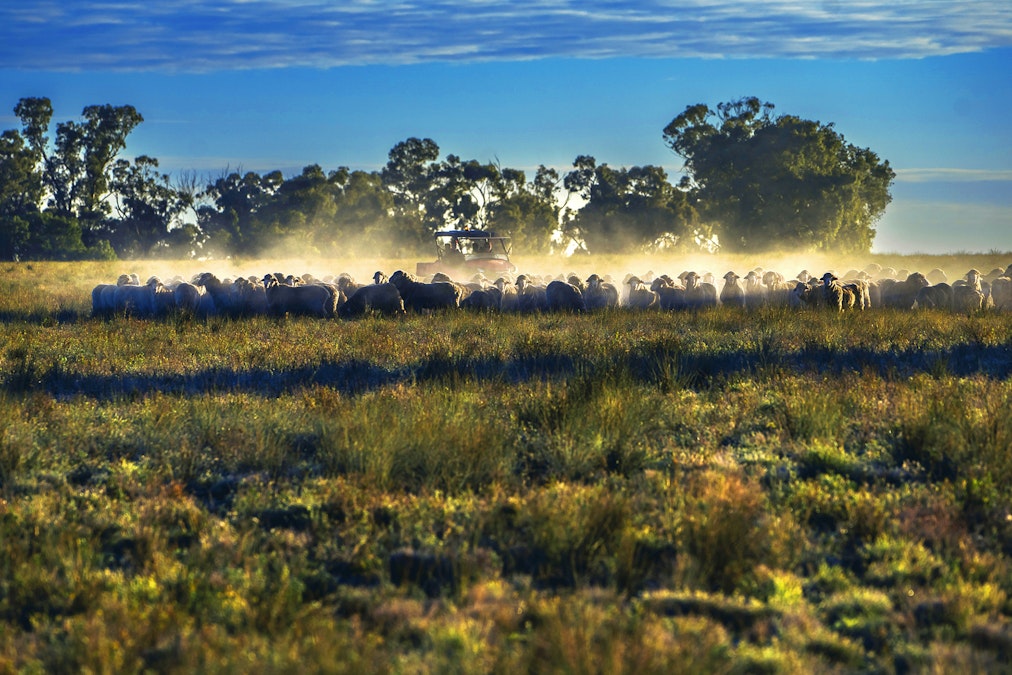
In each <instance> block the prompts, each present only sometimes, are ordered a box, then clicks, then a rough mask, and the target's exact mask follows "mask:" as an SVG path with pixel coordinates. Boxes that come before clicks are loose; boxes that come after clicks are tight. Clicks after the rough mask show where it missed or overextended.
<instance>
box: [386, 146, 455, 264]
mask: <svg viewBox="0 0 1012 675" xmlns="http://www.w3.org/2000/svg"><path fill="white" fill-rule="evenodd" d="M437 159H439V146H438V145H436V142H435V141H433V140H432V139H431V138H425V139H419V138H409V139H407V140H404V141H401V142H400V143H398V144H397V145H395V146H394V147H393V148H391V149H390V152H389V154H388V161H387V164H386V166H385V167H384V168H383V171H382V174H381V175H382V178H383V184H384V185H385V186H386V188H387V189H388V190H389V191H390V193H391V195H392V196H393V205H394V218H395V219H396V221H397V223H398V227H399V228H400V230H401V233H402V235H401V236H402V237H403V239H404V243H405V245H408V244H409V242H410V245H413V246H415V247H421V246H424V245H425V244H428V243H429V239H430V235H431V233H432V232H433V231H435V230H437V229H439V228H440V227H442V226H443V225H444V217H445V211H446V205H445V203H444V202H443V200H444V195H442V194H441V193H440V190H439V187H440V180H439V174H440V171H441V167H440V166H439V165H438V164H437V163H436V160H437Z"/></svg>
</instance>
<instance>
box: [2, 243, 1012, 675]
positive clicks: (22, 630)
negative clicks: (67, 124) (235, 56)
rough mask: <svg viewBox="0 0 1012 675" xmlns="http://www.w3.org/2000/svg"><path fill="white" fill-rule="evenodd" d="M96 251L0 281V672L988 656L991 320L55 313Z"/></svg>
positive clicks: (992, 616)
mask: <svg viewBox="0 0 1012 675" xmlns="http://www.w3.org/2000/svg"><path fill="white" fill-rule="evenodd" d="M996 257H1001V256H996ZM612 262H614V263H616V267H617V266H618V264H620V263H621V262H622V261H617V260H616V261H612ZM653 262H654V263H657V261H656V260H655V261H653ZM662 262H663V261H662ZM669 264H670V265H671V266H674V265H676V264H677V262H675V261H671V262H670V263H669ZM274 265H275V263H266V264H260V263H258V262H256V261H249V263H243V264H240V265H238V266H241V267H244V268H249V269H256V268H259V267H274ZM152 266H153V265H152ZM167 266H169V267H170V266H171V265H167ZM911 266H913V263H912V265H911ZM931 266H932V267H933V266H935V265H934V264H932V265H931ZM975 266H977V267H978V268H980V269H983V267H984V266H986V261H984V264H983V266H982V263H980V262H978V263H975ZM123 267H125V266H124V265H112V266H109V265H107V264H97V263H96V264H86V265H85V264H82V265H80V266H72V265H56V264H52V265H50V264H35V265H33V266H31V269H29V266H27V265H24V264H18V265H11V266H10V269H8V270H7V274H8V276H7V277H6V278H5V280H4V281H3V282H0V542H3V544H2V546H3V551H4V555H3V556H0V671H10V670H15V671H16V670H27V671H50V672H68V671H84V670H93V671H116V672H123V671H140V670H145V669H148V670H153V671H169V672H192V671H203V670H219V669H220V670H237V669H249V668H252V669H254V670H259V671H269V670H275V671H281V672H285V671H291V670H293V669H300V668H301V669H306V668H308V669H310V670H325V671H335V672H404V671H412V672H446V671H460V672H482V673H484V672H502V671H518V672H519V671H528V672H529V671H540V672H546V671H551V672H600V671H607V672H630V673H633V672H635V673H642V672H665V673H667V672H701V671H706V672H712V671H734V672H751V671H754V670H761V671H764V672H826V671H833V670H838V671H846V672H851V671H855V670H869V671H885V672H892V671H896V670H904V669H914V670H932V669H934V670H937V671H951V670H960V671H962V670H966V669H970V670H972V669H973V668H980V669H994V668H997V667H1000V665H1001V664H1002V663H1005V662H1006V661H1007V655H1008V654H1009V645H1010V644H1012V632H1010V629H1009V619H1010V614H1012V610H1010V602H1009V597H1010V592H1012V574H1010V571H1012V567H1010V566H1009V558H1008V555H1009V551H1012V524H1010V523H1012V516H1010V514H1009V504H1012V461H1010V459H1009V457H1010V456H1012V454H1010V451H1012V426H1010V424H1012V423H1010V421H1009V420H1010V419H1012V380H1010V378H1009V374H1010V373H1012V337H1010V336H1012V333H1010V330H1009V329H1010V327H1012V317H1010V315H1008V314H985V315H980V316H959V315H949V314H943V313H937V312H916V313H915V312H891V311H881V310H879V311H872V312H865V313H864V314H857V313H855V314H849V315H843V316H838V315H835V314H832V313H804V314H797V313H792V312H785V311H782V310H774V309H770V310H764V311H759V312H753V313H745V312H735V311H732V310H728V309H721V310H718V311H711V312H701V313H698V314H665V313H635V312H626V311H617V312H609V313H603V314H599V315H593V316H551V315H546V316H533V317H531V316H512V315H507V316H478V315H469V314H437V315H432V316H408V317H403V318H400V319H384V318H377V317H370V318H365V319H362V320H357V321H350V322H343V321H333V320H318V319H287V320H278V319H273V318H251V319H245V320H233V319H221V318H208V319H178V318H165V319H153V320H139V319H131V318H126V317H115V318H111V319H93V318H91V317H90V316H89V314H90V297H89V296H88V294H89V293H90V287H91V285H93V284H94V283H96V282H98V281H106V280H111V279H112V278H114V277H115V274H116V273H117V272H118V270H120V269H122V268H123ZM131 267H136V268H137V269H138V270H139V269H143V268H144V267H145V266H144V265H143V264H138V265H131ZM205 267H206V265H205ZM321 267H322V266H321ZM327 267H329V268H330V269H332V270H333V271H334V273H336V272H337V271H340V267H339V266H338V265H336V264H335V265H330V266H327ZM652 267H653V265H652ZM653 268H654V269H655V271H658V272H660V271H661V270H662V269H663V268H662V267H659V266H657V267H653ZM567 271H568V270H567ZM159 273H162V274H164V273H165V272H159ZM55 274H60V275H62V277H63V279H64V282H65V283H66V285H59V284H55V285H54V283H52V282H47V285H46V286H45V287H38V286H37V285H34V284H33V282H32V279H33V278H35V277H37V276H40V275H41V276H45V277H47V278H49V277H52V276H53V275H55ZM55 286H58V288H56V287H55Z"/></svg>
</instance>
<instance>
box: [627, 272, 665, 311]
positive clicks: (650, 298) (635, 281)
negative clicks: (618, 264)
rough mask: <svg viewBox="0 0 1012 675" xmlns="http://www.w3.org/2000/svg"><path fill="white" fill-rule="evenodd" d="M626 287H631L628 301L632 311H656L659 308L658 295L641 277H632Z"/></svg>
mask: <svg viewBox="0 0 1012 675" xmlns="http://www.w3.org/2000/svg"><path fill="white" fill-rule="evenodd" d="M626 285H627V286H628V287H629V297H628V299H627V300H626V303H627V304H628V306H629V307H631V308H632V309H654V308H656V307H658V296H657V293H655V292H654V291H652V290H651V289H650V287H649V286H647V285H646V284H645V283H643V281H642V280H641V279H640V278H639V277H637V276H630V277H629V278H628V279H627V280H626Z"/></svg>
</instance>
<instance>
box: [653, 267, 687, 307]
mask: <svg viewBox="0 0 1012 675" xmlns="http://www.w3.org/2000/svg"><path fill="white" fill-rule="evenodd" d="M650 290H652V291H653V292H654V293H656V294H657V306H658V307H660V308H661V309H663V310H665V311H669V312H670V311H675V310H681V309H685V308H686V304H685V287H684V286H682V285H681V284H679V283H676V282H675V280H674V279H672V278H671V277H669V276H668V275H667V274H662V275H661V276H659V277H657V278H656V279H654V280H653V282H652V283H651V284H650Z"/></svg>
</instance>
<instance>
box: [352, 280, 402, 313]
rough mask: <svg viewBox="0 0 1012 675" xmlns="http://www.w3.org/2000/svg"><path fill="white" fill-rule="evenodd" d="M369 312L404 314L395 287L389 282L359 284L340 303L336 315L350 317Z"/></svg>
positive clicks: (399, 295) (399, 296)
mask: <svg viewBox="0 0 1012 675" xmlns="http://www.w3.org/2000/svg"><path fill="white" fill-rule="evenodd" d="M377 274H378V272H377ZM369 312H379V313H380V314H386V315H397V314H404V300H403V299H401V294H400V291H398V290H397V287H396V286H394V285H393V284H391V283H389V282H385V283H381V284H370V285H368V286H361V287H359V289H358V290H356V291H355V292H354V293H353V294H352V295H351V297H350V298H348V299H347V301H345V303H344V304H343V305H341V308H340V309H339V310H338V315H339V316H341V317H342V318H351V317H355V316H362V315H364V314H367V313H369Z"/></svg>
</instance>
